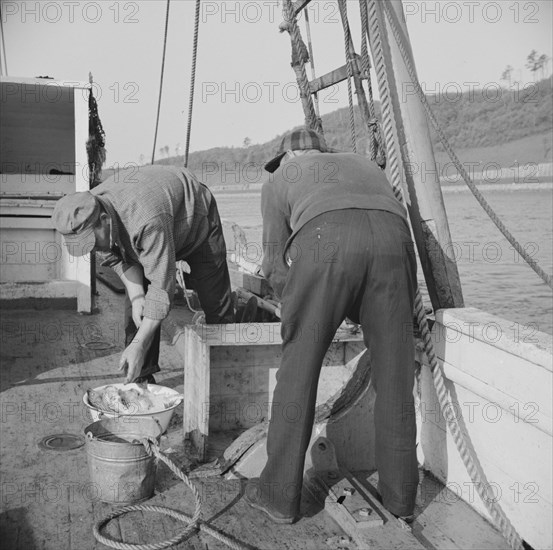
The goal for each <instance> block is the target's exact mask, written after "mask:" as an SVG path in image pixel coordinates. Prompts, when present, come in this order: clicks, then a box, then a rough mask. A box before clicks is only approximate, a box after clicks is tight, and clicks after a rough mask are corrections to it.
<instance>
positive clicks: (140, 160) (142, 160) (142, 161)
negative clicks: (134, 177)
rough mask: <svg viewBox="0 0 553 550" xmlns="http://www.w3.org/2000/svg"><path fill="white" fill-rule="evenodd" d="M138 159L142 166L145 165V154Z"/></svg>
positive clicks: (141, 154)
mask: <svg viewBox="0 0 553 550" xmlns="http://www.w3.org/2000/svg"><path fill="white" fill-rule="evenodd" d="M138 158H139V162H140V165H142V164H144V153H140V157H138Z"/></svg>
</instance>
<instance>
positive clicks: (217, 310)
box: [125, 197, 234, 377]
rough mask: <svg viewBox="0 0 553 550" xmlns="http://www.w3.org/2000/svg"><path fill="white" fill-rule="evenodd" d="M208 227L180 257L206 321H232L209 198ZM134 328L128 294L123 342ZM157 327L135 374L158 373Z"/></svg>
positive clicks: (216, 214)
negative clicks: (200, 239)
mask: <svg viewBox="0 0 553 550" xmlns="http://www.w3.org/2000/svg"><path fill="white" fill-rule="evenodd" d="M208 223H209V230H208V234H207V237H206V238H205V240H204V241H203V243H202V244H201V245H200V246H199V247H198V248H197V249H196V250H195V251H194V252H192V254H190V255H189V256H188V257H186V258H181V259H184V260H186V261H187V262H188V264H189V265H190V276H189V277H188V278H187V280H188V281H190V282H191V284H192V287H193V288H194V290H195V291H196V292H197V293H198V298H199V300H200V304H201V306H202V309H203V311H204V313H205V320H206V323H207V324H216V323H234V310H233V306H232V299H231V290H230V277H229V273H228V266H227V260H226V256H227V250H226V246H225V239H224V237H223V229H222V225H221V219H220V217H219V211H218V210H217V203H216V201H215V199H214V198H213V197H212V199H211V206H210V209H209V213H208ZM148 285H149V281H146V280H145V281H144V292H147V290H148ZM136 332H137V328H136V325H135V324H134V321H133V318H132V305H131V301H130V300H129V297H128V296H126V299H125V345H126V346H128V345H129V344H130V343H131V342H132V340H133V338H134V336H135V335H136ZM160 341H161V327H160V328H159V329H158V330H157V331H156V333H155V335H154V339H153V340H152V344H151V345H150V347H149V348H148V350H147V351H146V358H145V360H144V365H143V366H142V370H141V371H140V374H139V376H140V377H143V376H147V375H149V374H153V373H155V372H159V370H160V368H159V344H160Z"/></svg>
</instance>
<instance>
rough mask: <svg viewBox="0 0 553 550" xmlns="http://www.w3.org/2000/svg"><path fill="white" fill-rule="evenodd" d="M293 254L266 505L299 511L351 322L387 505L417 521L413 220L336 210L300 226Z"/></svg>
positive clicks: (264, 477) (263, 485) (263, 483)
mask: <svg viewBox="0 0 553 550" xmlns="http://www.w3.org/2000/svg"><path fill="white" fill-rule="evenodd" d="M288 254H289V257H290V260H291V262H292V263H291V267H290V270H289V272H288V276H287V279H286V285H285V287H284V290H283V296H282V360H281V365H280V368H279V370H278V372H277V375H276V378H277V383H276V387H275V391H274V395H273V403H272V407H271V419H270V425H269V432H268V439H267V453H268V460H267V464H266V466H265V468H264V469H263V471H262V473H261V476H260V489H261V495H262V498H263V500H265V501H268V502H270V503H271V504H272V506H273V507H274V508H275V509H276V510H278V511H279V512H281V513H282V514H285V515H288V516H297V515H298V514H299V506H300V498H301V488H302V481H303V470H304V461H305V453H306V451H307V447H308V444H309V441H310V438H311V433H312V428H313V419H314V411H315V405H316V396H317V386H318V379H319V374H320V370H321V366H322V361H323V358H324V356H325V353H326V351H327V349H328V347H329V345H330V343H331V342H332V339H333V337H334V334H335V332H336V330H337V328H338V327H339V326H340V324H341V323H342V321H343V320H344V318H345V317H348V318H350V319H352V320H354V321H356V322H359V323H360V324H361V326H362V328H363V336H364V342H365V345H366V346H367V348H368V349H369V353H370V358H371V373H372V374H371V376H372V383H373V385H374V387H375V390H376V402H375V410H374V422H375V431H376V441H375V445H376V448H375V455H376V466H377V468H378V473H379V491H380V494H381V497H382V499H383V504H384V506H385V507H386V508H387V509H388V510H390V511H391V512H392V513H394V514H396V515H409V514H411V513H412V512H413V509H414V505H415V497H416V491H417V484H418V469H417V458H416V424H415V416H414V414H413V412H414V403H413V401H414V398H413V386H414V361H415V356H414V354H415V349H414V341H413V305H414V293H415V289H416V260H415V253H414V246H413V242H412V239H411V235H410V232H409V228H408V226H407V223H406V221H404V220H403V219H402V218H401V217H399V216H397V215H395V214H392V213H389V212H385V211H379V210H362V209H347V210H336V211H331V212H328V213H325V214H321V215H320V216H317V217H316V218H314V219H313V220H311V221H309V222H308V223H307V224H306V225H305V226H304V227H303V228H302V229H300V231H299V232H298V234H297V235H296V237H295V238H294V240H293V242H292V244H291V246H290V248H289V250H288ZM367 422H369V418H367ZM367 429H368V428H367Z"/></svg>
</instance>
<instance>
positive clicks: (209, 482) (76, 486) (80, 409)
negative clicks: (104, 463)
mask: <svg viewBox="0 0 553 550" xmlns="http://www.w3.org/2000/svg"><path fill="white" fill-rule="evenodd" d="M98 289H99V292H100V297H99V308H100V313H99V314H98V315H92V316H82V315H78V314H77V313H75V312H71V311H54V310H52V311H49V310H37V311H19V310H13V311H10V314H9V318H4V316H3V318H2V323H1V329H2V333H1V335H0V338H1V342H2V348H1V350H0V360H1V367H0V400H1V414H2V418H1V422H0V437H1V440H2V446H1V447H0V473H1V476H2V484H1V487H2V495H1V499H0V528H1V531H2V547H6V548H10V549H14V550H19V549H21V550H34V549H44V550H76V549H79V550H81V549H83V550H89V549H90V550H103V549H104V548H105V547H104V546H103V545H102V544H100V543H98V542H97V541H96V540H95V539H94V537H93V534H92V527H93V525H94V523H95V522H96V521H98V520H100V519H102V518H104V517H106V516H107V515H108V514H109V513H110V512H111V511H112V510H113V509H114V508H113V506H112V505H110V504H106V503H103V502H100V501H99V500H98V498H97V496H98V495H97V494H95V488H94V486H92V485H91V482H90V479H89V474H88V466H87V459H86V450H85V447H81V448H80V449H77V450H73V451H68V452H55V451H47V450H43V449H40V448H39V447H38V441H39V440H40V439H41V438H42V437H44V436H45V435H49V434H53V433H62V432H65V433H73V434H79V435H81V434H84V430H85V428H86V426H87V425H88V424H90V422H91V419H90V416H89V415H88V413H87V410H86V409H85V407H84V406H83V405H82V395H83V394H84V392H85V391H86V389H87V388H88V387H95V386H98V385H101V384H105V383H109V382H115V381H120V380H121V377H120V376H119V374H118V372H117V364H118V360H119V355H120V352H121V350H122V349H123V341H124V330H123V325H122V315H123V303H122V301H123V297H122V296H120V295H117V294H114V293H112V292H111V291H110V290H108V289H106V288H105V287H104V286H103V285H101V284H100V285H98ZM100 339H103V340H105V341H109V342H111V343H113V347H112V348H110V349H107V350H105V351H94V350H89V349H87V348H85V347H83V346H82V343H83V341H85V340H100ZM161 366H162V372H161V373H160V374H159V375H156V378H157V379H158V381H159V382H160V383H162V384H164V385H167V386H170V387H174V388H175V389H177V390H178V391H182V388H183V368H182V360H181V355H180V353H179V351H178V349H177V346H171V345H169V343H168V341H167V340H166V339H165V340H164V342H163V345H162V349H161ZM182 414H183V413H182V410H181V409H180V408H179V409H178V410H177V413H176V414H175V416H174V417H173V420H172V421H171V424H170V426H169V430H168V433H167V435H166V436H163V437H162V441H161V446H162V449H164V450H165V451H166V452H167V454H168V456H170V457H171V458H172V459H173V460H174V461H175V462H176V463H177V464H178V465H179V466H180V467H183V468H184V469H185V470H188V469H189V468H190V467H191V466H193V465H194V462H193V457H190V456H187V455H186V453H185V449H186V446H185V443H184V442H183V441H182V423H183V417H182ZM194 483H195V484H196V485H197V486H198V487H199V490H200V493H201V495H202V497H203V512H202V517H203V518H204V520H206V521H209V523H210V524H211V525H212V526H213V527H214V528H215V529H218V530H221V531H224V532H226V533H228V535H229V536H231V537H234V538H235V539H236V540H239V541H241V542H243V543H245V544H246V545H249V546H251V547H252V548H254V547H256V548H260V549H267V550H269V549H270V550H272V549H274V548H279V549H283V550H286V549H290V550H291V549H297V548H302V549H307V550H310V549H313V550H318V549H320V548H331V547H332V546H329V545H328V544H327V541H328V540H331V539H332V537H337V536H340V535H343V534H344V533H343V532H342V530H341V529H340V528H339V526H338V525H337V524H336V523H335V522H334V521H333V520H332V519H331V518H330V517H329V516H328V514H326V512H324V511H323V510H322V509H321V507H320V505H319V504H318V503H316V502H315V501H314V500H313V498H312V497H310V495H309V494H308V493H307V492H306V491H305V492H304V495H303V501H302V512H303V513H304V517H302V519H301V520H300V521H299V522H298V523H297V524H295V525H292V526H286V525H284V526H275V525H274V524H273V523H272V522H271V521H270V520H268V519H267V518H265V516H264V515H263V514H262V513H261V512H259V511H257V510H253V509H251V508H250V507H248V506H247V505H246V504H245V503H244V501H243V499H242V493H243V483H244V482H243V481H241V480H228V481H226V480H223V479H221V478H219V477H216V478H207V479H196V480H194ZM425 483H427V482H426V481H425ZM434 483H436V482H434ZM440 490H443V488H442V487H441V486H440V485H427V486H425V485H424V484H423V486H422V488H421V495H422V494H424V495H425V498H424V499H423V500H420V499H419V501H420V503H419V508H418V510H419V511H420V513H419V515H418V518H417V521H416V523H415V525H414V529H413V532H414V534H415V536H416V537H417V538H418V540H419V542H421V543H422V544H423V546H425V548H428V549H434V548H436V549H442V548H444V549H445V548H471V547H473V548H475V547H478V548H487V549H492V548H504V547H506V546H505V543H504V542H503V541H502V539H501V537H500V536H499V535H498V534H497V532H496V531H495V530H494V529H493V528H492V527H491V526H490V525H489V524H488V523H487V522H486V521H485V520H483V519H482V518H481V517H480V516H478V515H477V514H475V513H474V512H473V511H472V510H471V509H470V508H469V507H468V505H466V504H464V503H462V502H459V501H458V499H457V501H455V497H448V498H451V500H452V502H451V503H449V502H448V498H445V496H444V495H443V494H441V493H440ZM438 493H440V494H441V496H438ZM148 504H158V505H161V506H168V507H171V508H174V509H177V510H181V511H183V512H184V513H186V514H189V515H192V514H193V511H194V500H193V497H192V494H191V492H190V491H189V490H188V489H187V488H186V487H185V485H184V484H183V483H182V482H181V481H180V480H178V479H177V478H176V477H175V476H174V475H173V474H172V473H171V472H169V471H168V470H167V468H166V467H165V466H164V465H163V464H160V465H158V474H157V476H156V494H155V496H154V497H153V498H152V499H151V500H150V501H148ZM181 528H182V527H181V525H180V524H179V523H178V522H176V521H174V520H173V519H172V518H169V517H165V516H161V515H159V514H149V513H144V514H142V515H139V514H137V515H135V516H134V517H127V516H126V517H124V518H121V519H116V520H113V521H111V522H110V524H109V525H108V526H107V528H106V533H107V534H108V535H109V536H111V537H112V538H114V539H116V540H125V541H126V542H130V541H132V540H134V541H136V542H140V543H144V542H145V540H148V541H152V540H156V541H161V540H162V539H167V538H171V537H172V536H173V535H174V534H175V533H176V532H178V530H180V529H181ZM175 548H176V549H177V550H185V549H186V550H189V549H194V550H206V549H207V548H209V549H210V550H217V549H219V548H221V549H222V548H226V546H225V545H224V544H223V543H221V542H219V541H217V540H215V539H214V538H213V537H211V536H209V535H207V534H205V533H198V534H195V535H193V536H191V537H190V538H189V539H188V540H186V541H183V542H181V543H180V544H178V545H177V546H175ZM350 548H352V549H353V548H354V546H350Z"/></svg>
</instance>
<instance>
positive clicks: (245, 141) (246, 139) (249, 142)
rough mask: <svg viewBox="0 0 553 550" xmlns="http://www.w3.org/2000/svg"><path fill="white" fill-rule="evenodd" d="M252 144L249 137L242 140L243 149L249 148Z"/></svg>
mask: <svg viewBox="0 0 553 550" xmlns="http://www.w3.org/2000/svg"><path fill="white" fill-rule="evenodd" d="M251 144H252V140H251V139H250V138H249V137H246V138H244V143H243V146H244V147H249V146H250V145H251Z"/></svg>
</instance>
